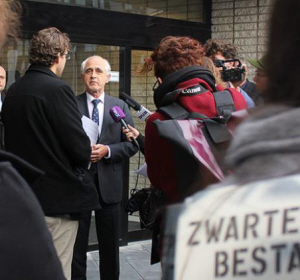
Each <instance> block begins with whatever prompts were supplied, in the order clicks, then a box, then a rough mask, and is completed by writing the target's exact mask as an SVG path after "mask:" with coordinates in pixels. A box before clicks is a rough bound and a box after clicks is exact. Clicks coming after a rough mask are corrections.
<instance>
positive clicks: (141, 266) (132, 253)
mask: <svg viewBox="0 0 300 280" xmlns="http://www.w3.org/2000/svg"><path fill="white" fill-rule="evenodd" d="M150 254H151V241H150V240H147V241H141V242H133V243H129V244H128V245H127V246H123V247H120V269H121V273H120V280H160V279H161V266H160V263H157V264H154V265H150ZM87 259H88V261H87V280H99V279H100V276H99V254H98V251H93V252H89V253H87Z"/></svg>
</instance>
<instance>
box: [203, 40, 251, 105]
mask: <svg viewBox="0 0 300 280" xmlns="http://www.w3.org/2000/svg"><path fill="white" fill-rule="evenodd" d="M204 48H205V52H206V56H208V57H209V58H210V59H212V61H213V62H214V64H215V66H216V67H217V68H218V69H219V71H220V73H221V77H222V80H223V81H224V82H226V83H227V87H233V88H235V89H236V90H238V91H239V92H240V93H241V94H242V95H243V97H244V98H245V100H246V102H247V105H248V108H252V107H255V104H254V102H253V100H252V98H251V97H250V96H249V95H248V94H247V92H245V91H244V90H243V89H242V88H240V87H239V86H238V85H239V84H240V83H241V82H242V81H244V80H245V79H246V69H245V67H243V65H242V62H241V61H240V60H239V59H238V58H237V48H236V47H235V46H234V45H232V44H227V43H225V42H222V41H219V40H213V39H209V40H207V41H206V43H205V45H204Z"/></svg>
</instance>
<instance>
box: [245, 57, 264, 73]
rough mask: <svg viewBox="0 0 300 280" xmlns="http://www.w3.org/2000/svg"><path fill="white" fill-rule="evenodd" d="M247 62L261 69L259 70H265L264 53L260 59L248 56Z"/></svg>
mask: <svg viewBox="0 0 300 280" xmlns="http://www.w3.org/2000/svg"><path fill="white" fill-rule="evenodd" d="M248 62H249V63H250V64H251V65H252V66H254V67H256V68H258V69H261V70H266V55H264V56H263V57H262V58H260V59H256V58H249V59H248Z"/></svg>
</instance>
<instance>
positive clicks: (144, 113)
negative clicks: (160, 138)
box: [120, 92, 151, 121]
mask: <svg viewBox="0 0 300 280" xmlns="http://www.w3.org/2000/svg"><path fill="white" fill-rule="evenodd" d="M120 98H121V99H122V100H124V101H125V102H126V103H127V105H128V106H129V107H131V108H132V109H133V110H135V111H137V113H136V116H137V117H138V118H139V119H140V120H142V121H145V120H146V119H147V118H148V117H149V116H150V115H151V112H150V111H149V110H148V109H146V108H145V107H144V106H142V105H141V104H139V103H138V102H137V101H135V100H134V99H133V98H132V97H130V96H129V95H128V94H126V93H125V92H121V93H120Z"/></svg>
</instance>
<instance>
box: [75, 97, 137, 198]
mask: <svg viewBox="0 0 300 280" xmlns="http://www.w3.org/2000/svg"><path fill="white" fill-rule="evenodd" d="M77 103H78V107H79V111H80V112H81V113H82V114H83V115H85V116H87V117H88V118H90V116H89V111H88V106H87V100H86V93H83V94H81V95H79V96H77ZM112 106H119V107H120V108H121V109H122V110H123V112H124V113H125V115H126V118H125V121H126V123H128V124H130V125H132V126H133V119H132V116H131V113H130V110H129V108H128V106H127V104H126V103H125V102H124V101H123V100H121V99H118V98H115V97H112V96H109V95H107V94H105V99H104V115H103V124H102V131H101V136H100V139H99V143H101V144H103V145H108V146H109V147H110V151H111V158H110V159H105V158H103V159H102V160H100V161H98V162H97V172H98V182H99V188H100V193H101V197H102V199H103V201H104V202H105V203H118V202H120V201H121V199H122V186H123V182H122V180H123V178H122V162H123V159H125V158H129V157H131V156H133V155H134V154H135V153H136V152H137V150H138V149H137V147H136V146H135V145H134V144H133V143H131V142H128V141H126V137H125V135H124V134H123V133H122V129H121V124H120V123H116V122H115V121H114V120H113V118H112V117H111V115H110V114H109V110H110V108H111V107H112Z"/></svg>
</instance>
